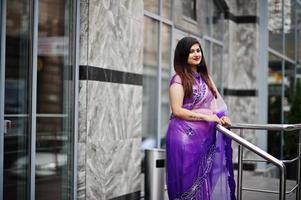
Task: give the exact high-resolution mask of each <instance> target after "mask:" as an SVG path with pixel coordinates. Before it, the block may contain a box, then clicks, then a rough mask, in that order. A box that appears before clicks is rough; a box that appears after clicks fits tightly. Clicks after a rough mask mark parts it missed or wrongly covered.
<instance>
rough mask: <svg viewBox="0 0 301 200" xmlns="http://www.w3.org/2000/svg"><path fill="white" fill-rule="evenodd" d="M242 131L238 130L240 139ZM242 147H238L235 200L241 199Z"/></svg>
mask: <svg viewBox="0 0 301 200" xmlns="http://www.w3.org/2000/svg"><path fill="white" fill-rule="evenodd" d="M242 133H243V129H240V133H239V135H240V137H242ZM242 158H243V147H242V145H238V172H237V200H241V199H242V176H243V174H242V172H243V161H242Z"/></svg>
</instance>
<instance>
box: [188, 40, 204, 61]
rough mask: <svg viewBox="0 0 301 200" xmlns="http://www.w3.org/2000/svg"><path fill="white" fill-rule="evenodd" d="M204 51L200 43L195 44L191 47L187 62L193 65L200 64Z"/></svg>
mask: <svg viewBox="0 0 301 200" xmlns="http://www.w3.org/2000/svg"><path fill="white" fill-rule="evenodd" d="M202 56H203V55H202V52H201V48H200V46H199V44H194V45H192V46H191V48H190V52H189V55H188V60H187V63H188V64H189V65H191V66H196V65H198V64H200V62H201V60H202Z"/></svg>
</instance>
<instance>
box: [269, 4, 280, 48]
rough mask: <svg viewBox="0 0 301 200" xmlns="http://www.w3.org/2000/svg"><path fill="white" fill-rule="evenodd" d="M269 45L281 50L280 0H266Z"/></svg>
mask: <svg viewBox="0 0 301 200" xmlns="http://www.w3.org/2000/svg"><path fill="white" fill-rule="evenodd" d="M268 9H269V14H268V17H269V19H268V29H269V47H270V48H273V49H275V50H276V51H278V52H282V34H283V23H282V0H269V1H268Z"/></svg>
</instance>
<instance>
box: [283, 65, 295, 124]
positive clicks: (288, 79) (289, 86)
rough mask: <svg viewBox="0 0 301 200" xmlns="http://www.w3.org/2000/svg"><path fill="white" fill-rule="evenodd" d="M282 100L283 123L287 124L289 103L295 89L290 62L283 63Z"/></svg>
mask: <svg viewBox="0 0 301 200" xmlns="http://www.w3.org/2000/svg"><path fill="white" fill-rule="evenodd" d="M283 81H284V98H283V111H284V123H289V121H288V114H289V112H290V107H291V102H292V98H293V94H294V88H295V65H294V64H293V63H291V62H288V61H286V62H285V72H284V79H283Z"/></svg>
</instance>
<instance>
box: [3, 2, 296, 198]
mask: <svg viewBox="0 0 301 200" xmlns="http://www.w3.org/2000/svg"><path fill="white" fill-rule="evenodd" d="M0 20H1V33H0V35H1V57H0V62H1V68H0V69H1V70H0V81H1V84H0V98H1V101H0V102H1V104H0V121H1V123H0V128H1V133H3V134H1V138H0V149H1V150H0V177H1V178H0V196H1V197H2V198H0V199H5V200H6V199H9V200H14V199H15V200H25V199H39V200H40V199H41V200H48V199H81V200H82V199H140V196H141V194H143V191H141V190H142V189H141V185H142V184H143V178H142V177H143V176H141V175H142V171H143V166H142V164H141V163H142V162H141V161H142V160H143V150H144V149H146V148H163V149H164V148H165V133H166V129H167V125H168V120H169V116H170V114H171V113H170V108H169V103H168V83H169V79H170V77H171V76H172V75H173V74H174V70H173V51H174V49H175V46H176V44H177V41H178V40H180V39H181V38H182V37H185V36H193V37H196V38H197V39H198V40H199V41H200V43H201V45H202V48H203V49H204V54H205V58H206V62H207V64H208V67H209V70H210V74H211V76H212V77H213V80H214V81H215V83H216V85H217V87H218V89H219V91H220V93H221V94H222V95H223V96H224V98H225V101H226V103H227V105H228V109H229V114H230V117H231V120H232V122H237V123H239V122H242V123H290V121H289V115H290V111H291V110H290V107H291V102H292V98H293V94H294V88H295V85H296V82H297V80H298V79H299V78H300V77H301V70H300V61H301V2H300V1H299V0H260V1H259V0H257V1H256V0H252V1H246V0H212V1H206V0H185V1H184V0H145V1H143V0H122V1H113V0H64V1H62V0H51V1H49V0H31V1H29V0H9V1H8V0H2V1H1V9H0ZM242 136H243V137H244V138H246V139H247V140H249V141H251V142H252V143H254V144H256V145H257V146H259V147H261V148H262V149H264V150H266V151H268V152H269V153H272V154H273V155H275V156H276V157H279V158H289V157H290V156H291V155H290V153H291V151H288V150H287V146H288V145H290V143H289V142H288V141H289V140H288V139H287V138H285V137H284V135H283V134H282V133H270V134H267V133H266V132H263V131H258V132H254V131H245V132H244V133H243V135H242ZM233 146H234V149H235V148H236V145H235V144H233ZM244 154H245V157H247V158H253V157H254V155H252V154H251V153H250V152H248V151H244ZM236 157H237V156H236V151H234V159H235V160H234V162H235V161H236V159H237V158H236ZM250 166H251V167H252V168H253V169H256V170H258V171H259V170H261V171H263V172H264V171H266V170H267V169H268V168H269V166H266V165H263V164H262V165H254V164H252V165H250Z"/></svg>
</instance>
